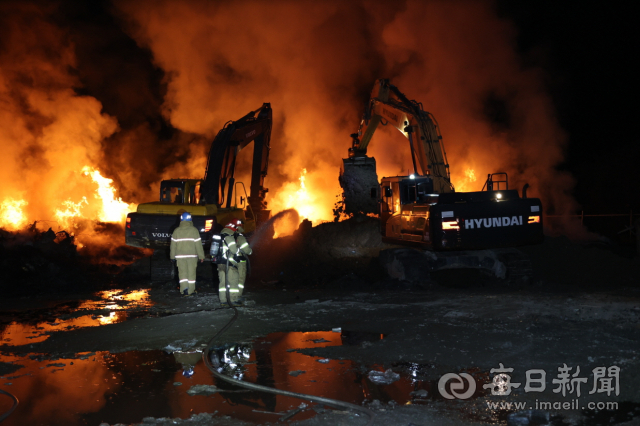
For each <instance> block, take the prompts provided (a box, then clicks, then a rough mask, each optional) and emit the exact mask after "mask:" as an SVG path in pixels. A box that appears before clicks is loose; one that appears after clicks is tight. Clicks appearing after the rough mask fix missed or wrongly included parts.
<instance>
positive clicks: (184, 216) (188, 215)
mask: <svg viewBox="0 0 640 426" xmlns="http://www.w3.org/2000/svg"><path fill="white" fill-rule="evenodd" d="M180 220H181V221H183V220H186V221H189V222H191V213H189V212H184V213H182V215H180Z"/></svg>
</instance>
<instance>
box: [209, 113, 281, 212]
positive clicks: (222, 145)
mask: <svg viewBox="0 0 640 426" xmlns="http://www.w3.org/2000/svg"><path fill="white" fill-rule="evenodd" d="M271 126H272V111H271V104H269V103H264V104H263V105H262V106H261V107H260V108H258V109H257V110H255V111H251V112H250V113H248V114H247V115H245V116H244V117H242V118H240V119H238V120H236V121H230V122H228V123H226V124H225V126H224V127H223V128H222V130H220V131H219V132H218V134H217V135H216V137H215V139H214V140H213V142H212V143H211V148H210V150H209V158H208V162H207V170H206V172H205V176H204V180H203V182H202V185H201V187H200V193H201V200H203V202H204V203H206V204H216V205H223V204H225V202H226V207H227V208H229V207H231V202H232V199H233V187H234V183H235V179H234V173H235V166H236V158H237V155H238V153H239V152H240V150H242V149H243V148H245V147H246V146H247V145H248V144H249V143H251V142H254V147H253V166H252V170H251V187H250V195H249V205H250V206H251V208H252V210H253V211H254V212H256V213H257V212H258V211H261V210H264V208H265V207H266V203H265V202H264V198H265V195H266V193H267V191H268V189H267V188H265V187H264V178H265V177H266V175H267V168H268V164H269V150H270V146H269V143H270V139H271Z"/></svg>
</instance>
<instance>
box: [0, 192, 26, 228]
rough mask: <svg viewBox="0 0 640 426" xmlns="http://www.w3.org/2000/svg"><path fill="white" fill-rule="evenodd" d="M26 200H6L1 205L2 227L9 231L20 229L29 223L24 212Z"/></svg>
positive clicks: (0, 219)
mask: <svg viewBox="0 0 640 426" xmlns="http://www.w3.org/2000/svg"><path fill="white" fill-rule="evenodd" d="M27 204H29V203H27V202H26V201H25V200H14V199H13V198H6V199H5V200H4V201H3V202H2V204H1V205H0V226H2V227H5V228H8V229H19V228H21V227H22V226H24V225H25V224H26V223H27V217H26V216H25V214H24V213H23V211H22V207H23V206H26V205H27Z"/></svg>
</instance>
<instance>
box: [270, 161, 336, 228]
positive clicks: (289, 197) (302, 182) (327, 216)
mask: <svg viewBox="0 0 640 426" xmlns="http://www.w3.org/2000/svg"><path fill="white" fill-rule="evenodd" d="M308 177H309V176H307V169H306V168H303V169H302V171H301V172H300V177H299V178H298V182H299V183H298V184H296V182H288V183H286V184H285V185H284V186H283V188H282V189H281V190H280V191H278V193H277V195H276V196H275V198H274V199H273V200H271V201H270V202H269V203H270V205H271V209H272V211H273V212H279V211H283V210H287V209H295V210H296V211H297V212H298V216H299V219H307V220H310V221H311V222H319V221H327V220H331V219H332V212H331V209H330V208H328V203H327V200H328V199H329V198H327V197H326V194H325V192H326V188H323V187H322V181H320V182H317V183H316V182H315V180H316V179H311V180H312V182H311V184H310V181H309V180H308ZM292 219H293V216H287V217H286V218H283V220H280V221H278V222H276V223H275V224H274V229H275V232H276V233H275V235H274V237H278V236H285V235H290V234H292V233H293V231H295V230H296V229H297V228H298V225H299V223H297V221H296V223H293V222H292ZM296 219H297V218H296Z"/></svg>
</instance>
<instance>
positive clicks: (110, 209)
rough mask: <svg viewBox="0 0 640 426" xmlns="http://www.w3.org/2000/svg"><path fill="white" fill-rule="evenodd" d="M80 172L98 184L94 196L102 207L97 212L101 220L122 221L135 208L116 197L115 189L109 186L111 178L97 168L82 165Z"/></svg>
mask: <svg viewBox="0 0 640 426" xmlns="http://www.w3.org/2000/svg"><path fill="white" fill-rule="evenodd" d="M82 172H83V173H84V174H85V176H91V179H93V181H94V182H95V183H97V184H98V189H97V190H96V194H95V198H97V199H99V200H101V201H102V209H101V211H100V212H99V214H98V217H99V219H100V220H101V221H102V222H122V221H123V220H124V219H125V217H126V216H127V213H128V212H129V211H130V210H133V209H134V208H135V206H133V205H131V206H130V205H129V204H127V203H125V202H124V201H122V198H116V190H115V188H113V187H112V186H111V183H112V182H113V179H109V178H105V177H103V176H102V175H101V174H100V172H99V171H98V170H97V169H94V168H91V167H89V166H85V167H83V168H82Z"/></svg>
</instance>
